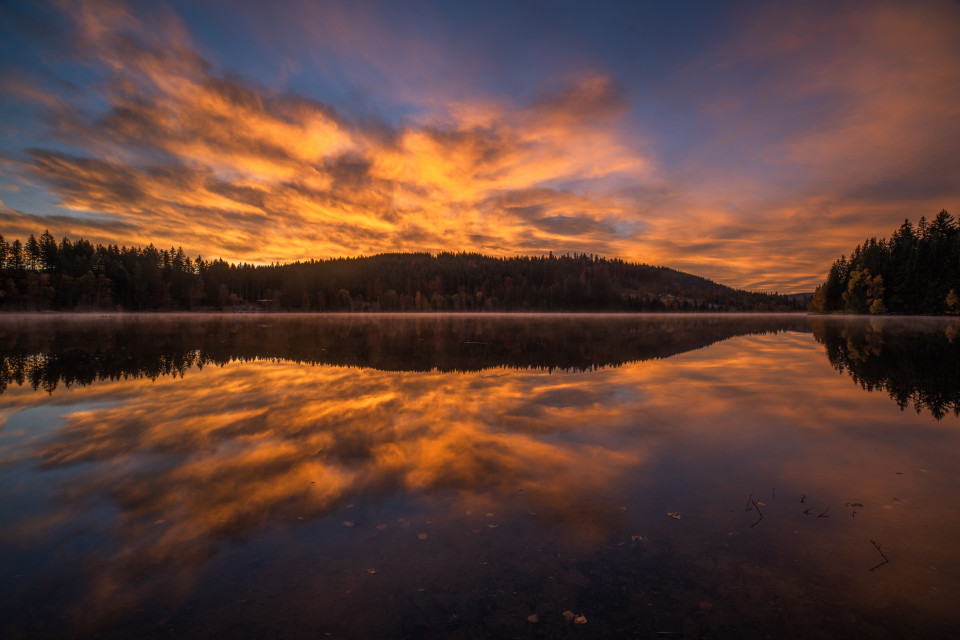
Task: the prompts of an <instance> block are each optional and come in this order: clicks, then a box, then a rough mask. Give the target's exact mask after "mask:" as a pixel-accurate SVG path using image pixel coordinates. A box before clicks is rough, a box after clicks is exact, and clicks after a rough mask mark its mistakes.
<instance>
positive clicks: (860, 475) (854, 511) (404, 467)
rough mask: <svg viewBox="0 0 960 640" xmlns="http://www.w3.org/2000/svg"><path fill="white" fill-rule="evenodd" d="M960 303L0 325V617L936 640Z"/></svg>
mask: <svg viewBox="0 0 960 640" xmlns="http://www.w3.org/2000/svg"><path fill="white" fill-rule="evenodd" d="M958 415H960V320H958V319H947V318H920V319H912V320H906V319H902V318H901V319H898V318H890V317H882V318H854V317H809V318H808V317H807V316H803V315H780V316H736V315H685V316H577V315H575V316H557V315H554V316H538V315H529V316H493V315H479V316H431V315H419V316H418V315H414V316H378V315H357V316H349V315H347V316H310V315H302V316H300V315H261V314H251V315H239V316H228V315H202V316H176V315H162V316H150V315H143V316H140V315H126V316H124V315H114V316H97V315H91V316H56V315H35V316H29V315H11V316H3V317H0V496H2V498H0V521H2V523H3V525H2V528H0V636H2V637H4V638H8V639H10V638H42V637H101V638H129V637H136V638H158V637H164V638H167V637H216V638H220V637H229V638H301V637H310V638H318V637H320V638H323V637H331V638H607V637H616V638H664V637H666V638H670V637H677V638H700V637H704V638H764V637H777V638H785V637H787V638H811V637H870V638H906V637H924V638H940V637H943V638H947V637H954V636H953V634H954V633H955V632H956V629H958V628H960V607H958V605H957V603H958V602H960V552H958V544H960V543H958V533H957V532H958V531H960V470H958V462H957V461H958V460H960V417H958Z"/></svg>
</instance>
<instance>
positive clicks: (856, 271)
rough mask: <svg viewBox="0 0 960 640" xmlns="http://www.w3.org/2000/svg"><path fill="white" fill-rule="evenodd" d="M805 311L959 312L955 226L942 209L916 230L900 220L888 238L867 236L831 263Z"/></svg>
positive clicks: (959, 242)
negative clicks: (826, 274)
mask: <svg viewBox="0 0 960 640" xmlns="http://www.w3.org/2000/svg"><path fill="white" fill-rule="evenodd" d="M810 310H811V311H814V312H820V313H822V312H831V311H843V312H847V313H875V314H879V313H902V314H930V315H937V314H953V315H956V314H960V224H958V223H957V220H955V219H954V217H953V216H951V215H950V214H949V213H947V212H946V210H942V211H940V213H939V214H937V216H936V218H934V220H933V222H927V220H926V218H920V222H919V223H918V224H917V226H916V228H914V226H913V225H912V224H911V223H910V221H909V220H905V221H904V222H903V224H902V225H900V228H899V229H897V230H896V231H895V232H894V234H893V236H891V237H890V239H889V240H887V239H883V240H880V241H877V239H876V238H871V239H870V240H867V241H866V242H864V243H863V244H862V245H860V246H858V247H857V248H856V249H854V250H853V253H852V254H851V255H850V258H849V259H848V258H846V257H845V256H840V258H838V259H837V261H836V262H834V263H833V266H831V267H830V272H829V274H828V276H827V280H826V282H824V283H823V284H822V285H820V286H819V287H817V290H816V292H815V293H814V296H813V300H812V301H811V303H810Z"/></svg>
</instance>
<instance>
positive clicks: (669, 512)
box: [667, 511, 680, 520]
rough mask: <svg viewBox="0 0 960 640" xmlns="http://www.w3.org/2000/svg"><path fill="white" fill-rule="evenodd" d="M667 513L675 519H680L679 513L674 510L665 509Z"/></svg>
mask: <svg viewBox="0 0 960 640" xmlns="http://www.w3.org/2000/svg"><path fill="white" fill-rule="evenodd" d="M667 515H668V516H670V517H671V518H673V519H675V520H679V519H680V514H679V513H677V512H676V511H667Z"/></svg>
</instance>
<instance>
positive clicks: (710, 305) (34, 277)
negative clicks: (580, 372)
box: [0, 231, 804, 312]
mask: <svg viewBox="0 0 960 640" xmlns="http://www.w3.org/2000/svg"><path fill="white" fill-rule="evenodd" d="M803 306H804V303H803V302H802V301H800V300H797V299H795V298H793V297H789V296H784V295H779V294H767V293H755V292H749V291H744V290H739V289H733V288H730V287H727V286H724V285H721V284H717V283H715V282H713V281H711V280H707V279H705V278H701V277H699V276H694V275H690V274H687V273H683V272H680V271H676V270H673V269H669V268H666V267H654V266H649V265H645V264H636V263H630V262H625V261H623V260H619V259H608V258H603V257H600V256H594V255H592V254H591V255H587V254H585V253H581V254H574V255H569V254H568V255H563V256H554V255H553V254H552V253H551V254H550V255H548V256H523V257H511V258H493V257H488V256H484V255H481V254H476V253H439V254H437V255H432V254H429V253H391V254H380V255H375V256H370V257H357V258H332V259H325V260H309V261H305V262H294V263H289V264H279V263H278V264H267V265H258V264H247V263H241V264H235V263H228V262H226V261H224V260H222V259H216V260H204V259H203V258H202V257H200V256H198V257H196V258H194V259H191V258H190V257H188V256H187V255H185V254H184V252H183V250H182V249H173V248H171V249H158V248H156V247H154V246H153V245H152V244H151V245H150V246H147V247H145V248H141V247H126V246H117V245H111V244H107V245H102V244H97V245H94V244H92V243H90V242H88V241H86V240H83V239H79V240H75V241H71V240H70V239H69V238H63V239H62V240H61V241H59V242H57V241H56V240H55V239H54V237H53V235H51V234H50V232H49V231H44V232H43V234H41V235H40V237H39V239H38V238H36V237H35V236H34V235H32V234H31V235H30V237H29V238H28V239H27V240H26V241H25V242H21V241H20V240H19V239H15V240H13V241H10V242H7V241H6V240H4V239H3V236H2V235H0V310H8V311H9V310H48V309H49V310H126V311H158V310H205V309H206V310H224V309H230V310H269V311H335V312H343V311H790V310H801V309H802V308H803Z"/></svg>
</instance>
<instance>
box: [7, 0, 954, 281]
mask: <svg viewBox="0 0 960 640" xmlns="http://www.w3.org/2000/svg"><path fill="white" fill-rule="evenodd" d="M174 4H176V3H174ZM238 7H239V11H238V12H237V15H235V16H223V17H222V18H223V20H224V21H225V22H224V24H225V25H226V26H225V27H224V29H227V30H228V31H229V33H227V34H226V35H227V38H226V42H225V41H224V34H223V33H222V32H218V31H216V30H215V29H214V26H213V24H212V22H211V15H208V14H207V13H206V11H211V10H212V9H211V8H209V7H206V6H202V7H201V9H198V11H187V10H186V9H184V10H183V11H178V9H177V7H176V6H174V7H173V8H170V9H156V8H153V7H149V6H141V5H139V4H130V5H126V4H121V3H115V2H99V1H94V0H88V1H85V2H78V3H70V4H65V5H63V6H62V8H61V9H58V10H56V11H53V10H51V11H50V12H49V14H44V15H43V16H42V17H41V18H31V19H32V20H33V21H34V22H36V23H37V24H42V25H48V26H49V25H53V26H49V29H52V30H53V31H52V35H51V34H47V35H46V36H45V37H40V38H38V39H37V42H36V43H35V44H34V45H33V46H35V47H36V48H37V49H38V51H44V52H46V51H49V52H55V53H51V59H52V60H53V61H52V62H50V63H49V64H47V65H46V66H43V65H40V64H39V63H37V62H36V60H35V59H34V58H31V60H30V62H29V63H28V62H27V61H25V60H26V57H25V56H24V61H23V62H19V60H20V58H18V59H17V61H16V63H15V64H13V65H11V67H10V69H11V70H10V71H9V72H5V73H4V74H3V77H2V78H0V81H2V84H3V87H4V89H5V91H6V94H7V98H6V99H5V102H4V103H0V106H3V105H7V106H5V107H4V109H5V110H6V111H9V112H10V113H11V114H13V115H12V117H15V119H16V121H18V122H19V121H22V122H23V123H24V124H23V125H22V126H19V127H17V128H16V130H15V131H14V130H12V129H11V130H10V131H11V133H10V135H9V136H6V137H7V138H8V141H6V142H5V143H4V144H3V146H2V155H0V157H2V160H3V164H2V165H0V178H2V180H0V197H2V198H3V202H5V203H6V204H5V205H3V208H2V209H0V220H2V222H3V232H4V233H5V234H7V233H9V234H11V235H15V234H22V233H23V232H24V231H29V232H34V233H35V232H39V231H41V230H42V228H45V227H50V229H51V231H52V232H53V233H54V234H55V235H58V236H59V235H64V234H67V233H70V234H83V235H84V236H86V237H88V238H89V239H91V240H96V241H107V242H118V243H125V244H131V243H136V244H147V243H151V242H152V243H155V244H158V245H161V246H183V247H184V249H185V250H187V251H188V253H190V254H192V255H196V254H203V255H204V256H205V257H218V256H220V257H224V258H226V259H230V260H244V261H255V262H273V261H292V260H297V259H309V258H314V257H327V256H338V255H357V254H372V253H379V252H387V251H431V252H436V251H440V250H451V249H453V250H469V251H480V252H484V253H489V254H494V255H512V254H529V253H546V252H547V251H554V252H561V253H562V252H567V251H584V252H590V253H600V254H605V255H611V256H618V257H623V258H625V259H629V260H634V261H641V262H648V263H655V264H666V265H669V266H673V267H677V268H681V269H685V270H689V271H693V272H695V273H699V274H702V275H707V276H709V277H711V278H714V279H716V280H719V281H722V282H725V283H728V284H732V285H736V286H743V287H750V288H761V289H780V290H783V291H800V290H809V289H811V288H812V287H813V285H814V284H815V283H816V282H817V281H818V280H819V279H820V278H821V277H822V275H823V272H824V271H825V269H826V267H827V265H829V263H830V262H831V261H832V260H833V258H835V257H836V256H837V255H838V254H839V253H841V252H845V251H849V249H850V247H851V246H852V245H853V244H855V243H857V242H860V241H861V240H863V238H864V237H867V236H871V235H883V234H887V233H889V232H890V231H891V230H892V229H893V228H895V226H896V225H897V224H898V223H899V222H901V221H902V219H903V218H904V217H911V218H914V219H916V218H918V217H919V216H921V215H927V216H930V215H932V214H935V213H936V212H937V211H939V210H940V209H941V208H948V209H950V208H951V207H952V208H954V209H956V208H957V207H956V204H957V203H958V202H960V186H957V185H960V151H958V150H957V149H956V147H955V145H951V144H950V142H951V141H952V140H955V139H957V138H958V137H960V124H958V123H960V118H957V117H956V107H955V105H956V104H958V103H960V46H958V45H957V43H956V38H955V37H954V36H955V34H956V33H957V32H958V30H960V11H958V10H957V8H956V6H954V5H950V4H947V3H926V4H924V5H923V6H922V7H920V8H908V7H905V6H902V5H896V4H886V3H869V4H852V5H845V6H844V8H842V9H836V8H832V6H829V5H824V6H817V5H815V4H805V5H803V6H799V7H792V8H784V7H776V8H773V7H767V8H765V9H763V10H761V11H759V12H753V13H747V12H746V11H740V10H731V11H730V14H729V15H728V16H725V17H724V19H723V20H722V21H721V22H720V23H719V24H718V25H717V26H716V27H714V26H712V25H709V24H705V23H703V22H694V23H691V24H690V25H685V24H683V23H681V22H678V21H680V20H681V18H679V17H677V16H672V17H671V16H667V17H666V18H665V20H667V22H670V23H671V24H674V25H676V24H680V25H681V26H683V27H684V28H686V29H688V31H689V35H690V36H697V37H698V38H700V39H701V40H702V42H696V41H693V42H689V43H687V44H688V45H689V50H682V49H680V48H679V45H678V44H675V43H662V44H660V43H661V42H662V41H661V40H654V41H655V42H657V43H658V44H657V46H661V47H662V49H663V51H662V55H661V56H659V57H658V56H656V55H653V54H651V53H650V52H649V51H647V50H644V49H642V48H640V45H639V44H634V43H632V42H628V41H626V40H624V42H623V43H622V46H623V47H625V49H623V51H622V52H620V53H624V54H626V53H629V55H628V56H627V57H624V55H618V49H617V48H616V46H615V45H613V44H611V45H609V46H606V47H603V46H600V45H598V44H596V43H595V42H593V40H592V38H591V33H592V30H595V29H600V28H601V27H602V26H604V25H607V26H610V27H611V28H613V26H614V25H613V24H612V23H610V24H608V23H606V22H598V21H600V20H601V17H597V16H589V17H587V16H579V17H578V16H574V15H573V14H571V15H563V16H559V17H557V19H556V21H555V22H552V23H549V24H544V25H542V29H541V30H538V31H535V32H533V31H531V32H530V41H529V42H527V43H525V42H524V41H523V40H522V39H521V38H519V35H520V32H521V31H522V29H521V27H522V25H523V24H526V23H527V22H529V21H530V20H531V19H532V18H533V16H530V15H527V13H526V12H524V11H520V12H519V13H518V14H517V16H518V19H519V18H520V17H522V18H523V20H520V21H519V22H517V23H510V24H503V25H500V24H498V25H496V26H494V25H491V24H488V23H486V22H483V23H482V24H480V26H479V27H478V28H477V33H478V34H479V35H470V33H472V32H470V33H468V32H465V31H463V28H462V23H463V21H465V20H467V18H469V19H470V20H473V21H475V20H476V19H477V16H475V15H473V14H472V13H463V14H459V13H457V12H456V11H453V10H450V11H446V12H445V11H441V10H440V8H438V7H421V8H420V9H419V10H418V11H415V12H412V13H409V14H408V13H403V14H402V15H401V14H397V15H394V13H393V12H395V11H396V10H395V9H391V8H388V7H379V6H377V5H368V4H363V5H360V6H357V7H354V6H353V5H350V6H346V5H344V6H341V5H336V4H334V5H324V6H314V5H313V4H312V3H311V4H307V5H301V4H296V3H288V4H284V5H282V6H281V7H280V8H279V9H278V11H277V13H276V19H275V20H272V21H266V20H264V19H262V18H263V17H264V14H263V13H262V12H263V11H264V10H263V9H262V8H260V7H259V6H258V5H256V4H251V5H244V4H242V3H241V4H240V5H238ZM451 11H452V13H451ZM463 11H464V12H467V11H472V10H468V9H463ZM23 13H25V14H29V13H30V12H29V10H27V9H24V10H23ZM521 14H522V15H521ZM618 15H619V14H618ZM620 17H621V18H623V16H620ZM581 18H582V20H583V22H584V24H583V27H582V29H583V32H582V33H580V32H578V31H576V30H575V29H574V28H573V25H575V24H577V21H578V20H579V19H581ZM616 18H617V16H616V15H613V16H611V17H609V18H608V19H609V20H611V21H612V20H615V19H616ZM706 19H707V17H705V18H704V20H706ZM20 20H21V21H26V20H27V19H26V18H23V17H21V18H20ZM31 24H33V22H31ZM471 24H472V22H471ZM518 25H519V26H518ZM654 26H655V25H647V26H645V27H644V28H645V29H650V30H652V29H653V28H654ZM526 28H527V29H528V30H529V29H530V26H529V25H528V26H527V27H526ZM57 29H59V31H58V30H57ZM281 33H289V36H286V37H281ZM572 33H578V34H579V35H578V36H577V37H570V34H572ZM617 33H619V31H617ZM58 36H59V37H58ZM565 38H566V39H565ZM55 40H56V41H57V44H56V45H54V44H53V41H55ZM534 45H536V46H534ZM67 47H69V49H67ZM258 51H260V52H262V56H261V57H257V56H256V55H255V53H256V52H258ZM630 56H633V57H630ZM644 57H646V58H649V59H650V60H652V61H653V62H648V63H644V64H646V65H648V66H643V65H642V64H641V63H639V62H628V59H629V60H634V59H641V58H643V59H646V58H644ZM517 61H519V62H517ZM638 64H641V66H636V65H638Z"/></svg>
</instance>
